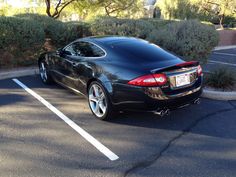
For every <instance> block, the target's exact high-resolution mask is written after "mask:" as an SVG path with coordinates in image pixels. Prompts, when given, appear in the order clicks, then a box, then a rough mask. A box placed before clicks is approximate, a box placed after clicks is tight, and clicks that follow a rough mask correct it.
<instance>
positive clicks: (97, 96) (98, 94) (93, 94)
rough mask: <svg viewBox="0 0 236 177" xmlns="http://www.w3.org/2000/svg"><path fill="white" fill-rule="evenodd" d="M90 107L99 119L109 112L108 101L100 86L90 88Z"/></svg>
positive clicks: (94, 85)
mask: <svg viewBox="0 0 236 177" xmlns="http://www.w3.org/2000/svg"><path fill="white" fill-rule="evenodd" d="M89 105H90V107H91V110H92V111H93V113H94V114H95V115H96V116H97V117H102V116H104V115H105V114H106V111H107V101H106V97H105V93H104V91H103V89H102V88H101V87H100V86H99V85H98V84H93V85H92V86H91V87H90V88H89Z"/></svg>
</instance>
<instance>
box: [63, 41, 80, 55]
mask: <svg viewBox="0 0 236 177" xmlns="http://www.w3.org/2000/svg"><path fill="white" fill-rule="evenodd" d="M64 51H65V54H66V55H73V56H76V55H77V54H76V51H75V43H73V44H71V45H69V46H67V47H66V48H65V49H64Z"/></svg>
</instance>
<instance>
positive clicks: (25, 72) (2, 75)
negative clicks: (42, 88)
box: [0, 67, 39, 80]
mask: <svg viewBox="0 0 236 177" xmlns="http://www.w3.org/2000/svg"><path fill="white" fill-rule="evenodd" d="M38 73H39V70H38V68H36V67H35V68H30V69H18V70H9V71H6V72H0V80H3V79H9V78H13V77H21V76H29V75H35V74H38Z"/></svg>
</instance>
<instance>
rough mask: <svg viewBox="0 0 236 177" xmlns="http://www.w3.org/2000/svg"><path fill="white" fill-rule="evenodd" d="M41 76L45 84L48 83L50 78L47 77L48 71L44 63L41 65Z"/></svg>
mask: <svg viewBox="0 0 236 177" xmlns="http://www.w3.org/2000/svg"><path fill="white" fill-rule="evenodd" d="M40 76H41V79H42V80H43V81H44V82H45V81H47V79H48V76H47V69H46V67H45V65H44V63H43V62H41V63H40Z"/></svg>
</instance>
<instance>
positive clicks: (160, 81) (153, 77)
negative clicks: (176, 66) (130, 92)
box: [128, 74, 167, 86]
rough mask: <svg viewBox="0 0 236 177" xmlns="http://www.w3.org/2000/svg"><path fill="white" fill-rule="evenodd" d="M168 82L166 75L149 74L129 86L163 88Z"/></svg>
mask: <svg viewBox="0 0 236 177" xmlns="http://www.w3.org/2000/svg"><path fill="white" fill-rule="evenodd" d="M166 82H167V78H166V75H165V74H149V75H145V76H141V77H138V78H136V79H134V80H131V81H129V82H128V84H130V85H135V86H161V85H164V84H166Z"/></svg>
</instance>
